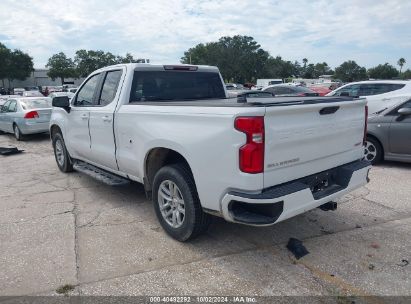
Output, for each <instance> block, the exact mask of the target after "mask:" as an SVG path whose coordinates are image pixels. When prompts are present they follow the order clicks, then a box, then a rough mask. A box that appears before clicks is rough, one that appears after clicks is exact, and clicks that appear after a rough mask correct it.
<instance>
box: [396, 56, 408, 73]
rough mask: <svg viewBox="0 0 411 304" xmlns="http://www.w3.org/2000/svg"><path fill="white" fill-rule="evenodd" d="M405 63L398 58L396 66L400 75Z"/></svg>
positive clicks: (402, 59)
mask: <svg viewBox="0 0 411 304" xmlns="http://www.w3.org/2000/svg"><path fill="white" fill-rule="evenodd" d="M405 63H406V61H405V59H404V58H400V59H398V61H397V64H398V65H399V66H400V74H401V70H402V67H403V66H404V64H405Z"/></svg>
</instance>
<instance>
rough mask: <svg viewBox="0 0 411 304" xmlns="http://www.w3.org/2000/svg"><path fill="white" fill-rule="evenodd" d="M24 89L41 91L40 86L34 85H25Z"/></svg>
mask: <svg viewBox="0 0 411 304" xmlns="http://www.w3.org/2000/svg"><path fill="white" fill-rule="evenodd" d="M24 89H25V90H26V91H39V87H34V86H32V87H24Z"/></svg>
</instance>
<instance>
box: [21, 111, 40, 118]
mask: <svg viewBox="0 0 411 304" xmlns="http://www.w3.org/2000/svg"><path fill="white" fill-rule="evenodd" d="M24 118H26V119H33V118H39V113H37V111H30V112H28V113H26V115H24Z"/></svg>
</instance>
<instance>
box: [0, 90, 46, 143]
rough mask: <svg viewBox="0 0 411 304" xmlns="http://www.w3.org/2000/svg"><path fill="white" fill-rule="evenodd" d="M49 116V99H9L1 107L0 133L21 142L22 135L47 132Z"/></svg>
mask: <svg viewBox="0 0 411 304" xmlns="http://www.w3.org/2000/svg"><path fill="white" fill-rule="evenodd" d="M50 116H51V104H50V99H49V98H46V97H43V98H39V97H19V98H9V99H8V100H7V102H6V103H5V104H4V105H3V106H2V107H1V111H0V131H3V132H6V133H12V134H14V136H15V137H16V139H17V140H22V139H23V138H24V135H28V134H35V133H44V132H48V127H49V122H50Z"/></svg>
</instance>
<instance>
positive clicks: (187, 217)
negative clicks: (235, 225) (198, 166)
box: [153, 164, 211, 242]
mask: <svg viewBox="0 0 411 304" xmlns="http://www.w3.org/2000/svg"><path fill="white" fill-rule="evenodd" d="M167 181H171V182H173V183H174V184H175V185H177V187H178V188H177V189H178V190H179V191H180V193H181V196H182V199H183V201H184V210H185V214H184V220H183V221H182V224H181V226H180V227H178V228H175V227H172V226H171V225H170V224H169V223H168V222H167V221H166V219H165V218H164V217H163V215H162V212H161V210H160V200H161V199H160V200H159V188H160V185H162V183H163V182H167ZM153 202H154V209H155V212H156V215H157V218H158V220H159V222H160V224H161V226H162V227H163V229H164V230H165V231H166V232H167V233H168V234H169V235H170V236H171V237H172V238H174V239H176V240H178V241H180V242H185V241H188V240H190V239H193V238H195V237H197V236H198V235H200V234H202V233H204V232H205V231H206V230H207V228H208V226H209V225H210V222H211V215H209V214H207V213H205V212H204V211H203V209H202V207H201V204H200V200H199V198H198V194H197V189H196V186H195V183H194V179H193V177H192V175H191V173H190V171H189V169H188V168H187V167H186V166H185V165H182V164H173V165H169V166H165V167H163V168H161V169H160V170H159V171H158V172H157V174H156V175H155V177H154V182H153Z"/></svg>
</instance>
